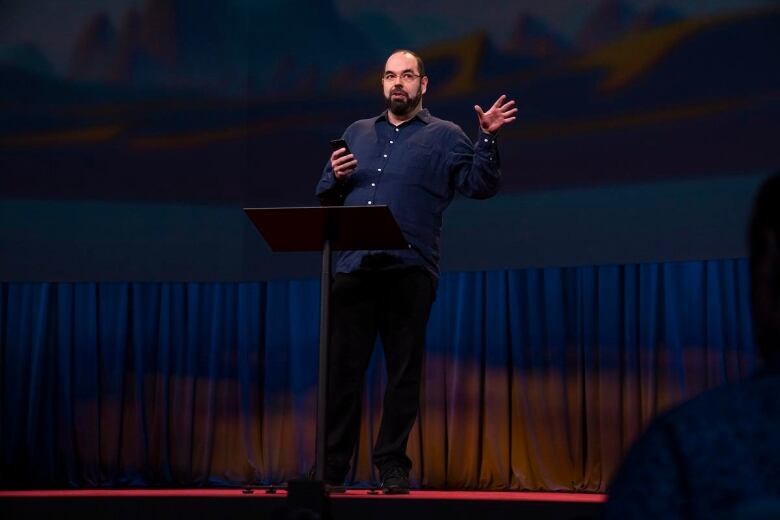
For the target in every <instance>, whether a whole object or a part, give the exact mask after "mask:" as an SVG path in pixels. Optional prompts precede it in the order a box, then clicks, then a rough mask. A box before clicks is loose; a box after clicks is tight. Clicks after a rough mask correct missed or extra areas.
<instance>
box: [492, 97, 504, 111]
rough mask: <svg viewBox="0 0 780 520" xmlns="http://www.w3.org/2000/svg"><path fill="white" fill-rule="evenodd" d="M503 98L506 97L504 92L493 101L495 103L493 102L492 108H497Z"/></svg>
mask: <svg viewBox="0 0 780 520" xmlns="http://www.w3.org/2000/svg"><path fill="white" fill-rule="evenodd" d="M505 99H506V94H501V97H499V98H498V99H497V100H496V102H495V103H493V107H494V108H498V107H500V106H501V104H502V103H503V102H504V100H505Z"/></svg>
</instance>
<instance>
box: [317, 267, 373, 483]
mask: <svg viewBox="0 0 780 520" xmlns="http://www.w3.org/2000/svg"><path fill="white" fill-rule="evenodd" d="M377 293H378V291H377V288H376V287H375V280H374V279H373V277H371V276H369V275H366V274H354V273H350V274H343V273H339V274H337V275H336V277H335V279H334V282H333V286H332V290H331V309H332V313H331V318H332V319H331V335H330V338H331V339H330V350H329V355H328V414H327V415H328V419H327V421H328V435H327V451H328V458H327V462H326V464H325V473H326V481H331V483H341V482H343V480H344V477H345V476H346V474H347V472H348V471H349V464H350V459H351V458H352V454H353V452H354V450H355V443H356V442H357V437H358V435H359V433H360V407H361V404H362V399H361V396H362V392H363V380H364V375H365V372H366V368H367V367H368V363H369V361H370V359H371V353H372V351H373V348H374V343H375V341H376V334H377V329H376V327H377V325H376V302H377Z"/></svg>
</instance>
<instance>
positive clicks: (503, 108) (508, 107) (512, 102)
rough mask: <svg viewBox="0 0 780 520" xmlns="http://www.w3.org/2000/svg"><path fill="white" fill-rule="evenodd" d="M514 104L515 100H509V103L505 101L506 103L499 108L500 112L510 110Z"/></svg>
mask: <svg viewBox="0 0 780 520" xmlns="http://www.w3.org/2000/svg"><path fill="white" fill-rule="evenodd" d="M514 104H515V100H514V99H513V100H511V101H507V102H506V103H504V104H503V105H502V106H501V111H504V110H509V109H510V108H512V107H513V106H514Z"/></svg>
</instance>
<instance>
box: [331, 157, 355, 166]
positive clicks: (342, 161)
mask: <svg viewBox="0 0 780 520" xmlns="http://www.w3.org/2000/svg"><path fill="white" fill-rule="evenodd" d="M354 158H355V156H354V155H352V154H349V155H345V156H343V157H339V158H338V159H333V160H332V161H331V164H332V165H333V167H334V168H335V167H336V166H342V165H344V164H346V163H348V162H349V161H351V160H353V159H354Z"/></svg>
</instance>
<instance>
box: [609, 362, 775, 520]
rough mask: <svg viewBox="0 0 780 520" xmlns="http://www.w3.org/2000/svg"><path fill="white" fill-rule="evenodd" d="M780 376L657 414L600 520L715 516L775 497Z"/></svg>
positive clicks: (724, 390)
mask: <svg viewBox="0 0 780 520" xmlns="http://www.w3.org/2000/svg"><path fill="white" fill-rule="evenodd" d="M778 395H780V374H778V373H777V372H776V371H773V372H770V373H766V374H762V375H757V376H756V377H754V378H751V379H749V380H746V381H743V382H740V383H737V384H734V385H730V386H724V387H720V388H716V389H713V390H710V391H707V392H705V393H703V394H701V395H699V396H698V397H696V398H694V399H692V400H691V401H688V402H687V403H684V404H682V405H680V406H679V407H677V408H674V409H673V410H671V411H669V412H667V413H665V414H663V415H661V416H659V417H658V418H656V419H655V420H654V421H653V422H652V424H651V425H650V427H649V428H648V430H647V431H646V432H645V434H644V435H642V437H641V438H640V439H639V440H638V441H637V442H636V444H635V445H634V446H633V447H632V448H631V449H630V450H629V453H628V455H627V456H626V458H625V460H624V462H623V465H622V466H621V468H620V470H619V471H618V473H617V474H616V475H615V478H614V480H613V483H612V485H611V486H610V489H609V500H608V502H607V504H606V506H605V510H604V516H605V518H616V519H617V518H713V517H718V515H722V514H728V513H729V512H735V511H736V510H737V509H739V508H740V507H742V506H743V505H744V504H747V503H751V502H754V501H756V500H764V499H769V498H772V497H776V496H780V495H778V494H780V449H778V445H777V443H778V440H779V439H780V399H778V398H777V396H778Z"/></svg>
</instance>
